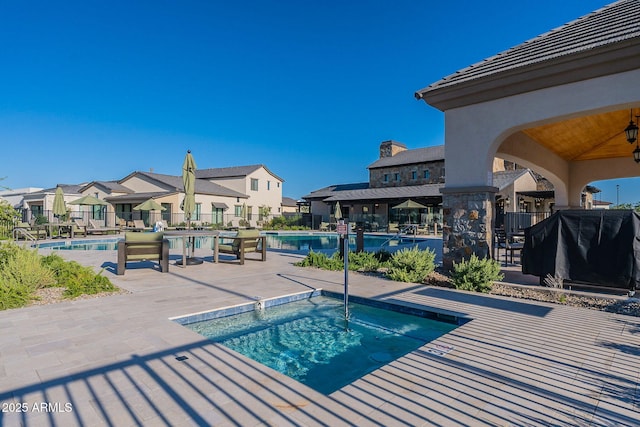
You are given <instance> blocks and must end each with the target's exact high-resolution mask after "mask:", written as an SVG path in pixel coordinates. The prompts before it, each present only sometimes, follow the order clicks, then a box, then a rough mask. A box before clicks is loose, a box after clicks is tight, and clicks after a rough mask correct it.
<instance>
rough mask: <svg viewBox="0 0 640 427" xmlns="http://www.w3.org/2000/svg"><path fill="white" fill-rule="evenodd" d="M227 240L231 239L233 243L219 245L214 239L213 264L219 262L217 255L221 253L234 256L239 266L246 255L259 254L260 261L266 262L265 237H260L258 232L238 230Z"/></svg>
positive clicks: (217, 240) (218, 240)
mask: <svg viewBox="0 0 640 427" xmlns="http://www.w3.org/2000/svg"><path fill="white" fill-rule="evenodd" d="M227 239H232V240H233V242H232V243H231V244H226V243H223V244H220V239H219V238H217V239H215V241H214V243H213V262H218V261H219V259H218V255H219V254H221V253H223V254H232V255H235V256H236V258H238V261H239V262H240V265H243V264H244V260H245V255H246V254H248V253H259V254H261V258H260V261H266V260H267V240H266V236H261V235H260V230H256V229H247V230H238V233H237V234H236V236H234V237H229V238H227Z"/></svg>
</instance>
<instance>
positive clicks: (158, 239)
mask: <svg viewBox="0 0 640 427" xmlns="http://www.w3.org/2000/svg"><path fill="white" fill-rule="evenodd" d="M146 260H157V261H158V263H159V264H160V271H161V272H163V273H167V272H168V271H169V240H167V239H165V237H164V233H136V232H130V231H128V232H125V233H124V239H123V240H120V241H119V242H118V275H123V274H124V272H125V270H126V269H127V262H129V261H146Z"/></svg>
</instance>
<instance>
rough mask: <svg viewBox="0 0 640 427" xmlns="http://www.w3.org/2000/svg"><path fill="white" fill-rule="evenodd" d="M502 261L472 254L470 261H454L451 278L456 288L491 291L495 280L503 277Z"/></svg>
mask: <svg viewBox="0 0 640 427" xmlns="http://www.w3.org/2000/svg"><path fill="white" fill-rule="evenodd" d="M503 277H504V276H503V275H502V273H500V263H499V262H498V261H496V260H493V259H490V258H482V259H480V258H478V257H477V256H476V255H475V254H473V255H471V258H469V260H468V261H466V260H462V261H461V262H460V263H455V262H454V263H453V271H452V273H451V280H452V282H453V285H454V286H455V287H456V289H462V290H466V291H476V292H485V293H486V292H489V291H491V287H492V286H493V282H494V281H496V280H502V279H503Z"/></svg>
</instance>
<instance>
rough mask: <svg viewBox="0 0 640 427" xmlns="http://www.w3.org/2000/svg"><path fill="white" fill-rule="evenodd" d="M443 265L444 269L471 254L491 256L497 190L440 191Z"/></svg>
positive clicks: (445, 189) (483, 256) (464, 189)
mask: <svg viewBox="0 0 640 427" xmlns="http://www.w3.org/2000/svg"><path fill="white" fill-rule="evenodd" d="M440 192H441V193H442V208H443V209H442V210H443V216H444V226H443V229H442V264H443V267H444V268H445V269H447V270H451V269H452V268H453V263H454V262H460V261H461V260H463V259H469V258H470V257H471V254H476V256H477V257H479V258H488V257H491V254H492V246H493V245H492V242H493V222H494V209H495V207H494V203H495V194H496V193H497V192H498V188H496V187H489V186H482V187H454V188H447V187H445V188H443V189H441V190H440Z"/></svg>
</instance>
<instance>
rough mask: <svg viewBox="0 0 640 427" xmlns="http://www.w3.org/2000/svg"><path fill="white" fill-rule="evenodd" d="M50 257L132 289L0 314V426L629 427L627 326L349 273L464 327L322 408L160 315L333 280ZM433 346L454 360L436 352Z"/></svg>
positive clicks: (284, 380) (634, 339)
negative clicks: (462, 320)
mask: <svg viewBox="0 0 640 427" xmlns="http://www.w3.org/2000/svg"><path fill="white" fill-rule="evenodd" d="M41 252H42V253H47V251H45V250H42V251H41ZM59 253H60V254H61V255H62V256H64V257H65V258H67V259H75V260H78V261H79V262H81V263H83V264H85V265H93V266H95V267H97V268H105V269H106V270H105V273H104V274H106V275H107V276H108V277H109V278H110V279H111V280H112V281H113V283H115V284H116V285H118V286H120V287H121V288H124V289H126V290H128V291H130V293H127V294H120V295H114V296H108V297H103V298H94V299H86V300H77V301H70V302H63V303H58V304H51V305H46V306H33V307H29V308H24V309H17V310H8V311H3V312H0V327H1V329H2V331H3V334H2V336H0V361H1V363H0V405H1V406H0V409H1V410H2V411H1V412H0V424H1V425H3V426H18V425H23V426H46V425H59V426H73V425H83V426H87V425H90V426H129V425H149V426H163V425H179V426H187V425H215V426H262V425H274V426H287V425H295V426H315V425H327V426H340V425H345V426H346V425H358V426H369V425H370V426H394V425H411V426H420V425H470V426H481V425H501V426H502V425H514V426H527V425H528V426H540V425H562V426H574V425H575V426H591V425H592V426H624V425H628V426H631V425H638V419H639V414H638V411H639V410H640V389H639V382H640V368H639V367H640V319H639V318H636V317H628V316H622V315H616V314H611V313H605V312H598V311H593V310H588V309H579V308H572V307H566V306H560V305H553V304H545V303H536V302H532V301H524V300H514V299H508V298H501V297H495V296H487V295H481V294H475V293H468V292H459V291H454V290H449V289H442V288H433V287H428V286H421V285H416V284H404V283H396V282H392V281H388V280H383V279H378V278H373V277H369V276H365V275H358V274H351V275H350V283H349V284H350V291H351V293H352V294H354V295H359V296H365V297H371V298H378V299H383V300H388V301H394V302H398V303H401V304H410V305H418V306H420V307H426V308H432V309H434V310H449V311H454V312H457V313H460V314H463V315H466V316H469V317H471V318H472V319H473V320H472V321H470V322H468V323H466V324H465V325H463V326H461V327H459V328H457V329H455V330H454V331H453V332H451V333H449V334H447V335H445V336H443V337H441V338H440V339H438V340H437V341H436V342H433V343H429V344H427V345H425V346H424V347H422V348H420V349H419V350H417V351H415V352H412V353H410V354H408V355H407V356H405V357H402V358H401V359H398V360H396V361H394V362H391V363H389V364H388V365H386V366H385V367H383V368H382V369H379V370H377V371H375V372H373V373H371V374H369V375H366V376H364V377H362V378H361V379H359V380H357V381H355V382H354V383H352V384H350V385H348V386H346V387H344V388H343V389H341V390H339V391H337V392H335V393H333V394H331V395H329V396H325V395H322V394H320V393H318V392H315V391H314V390H311V389H309V388H308V387H306V386H304V385H302V384H299V383H297V382H296V381H294V380H292V379H290V378H288V377H286V376H284V375H281V374H279V373H277V372H275V371H272V370H271V369H269V368H266V367H264V366H262V365H260V364H258V363H256V362H253V361H252V360H249V359H247V358H245V357H244V356H241V355H239V354H236V353H234V352H232V351H230V350H228V349H226V348H225V347H223V346H220V345H217V344H214V343H211V342H208V341H207V340H205V339H203V338H202V337H201V336H199V335H197V334H195V333H194V332H192V331H190V330H188V329H186V328H184V327H182V326H180V325H178V324H176V323H174V322H172V321H170V320H168V319H169V318H170V317H173V316H180V315H185V314H189V313H195V312H200V311H206V310H211V309H216V308H221V307H225V306H229V305H235V304H239V303H246V302H249V301H255V299H256V298H258V297H261V298H268V297H275V296H280V295H285V294H290V293H294V292H301V291H306V290H310V289H315V288H324V289H328V290H334V291H341V289H342V280H343V275H342V273H341V272H327V271H319V270H315V269H305V268H298V267H295V266H293V263H294V262H295V261H297V260H298V259H300V258H301V256H300V255H292V254H287V253H275V252H269V254H268V259H267V261H266V262H257V261H256V262H253V261H247V263H246V264H245V265H244V266H239V265H232V264H213V263H211V262H205V263H204V264H202V265H198V266H189V267H187V268H180V267H178V266H175V265H173V260H172V262H171V264H172V265H171V267H170V271H169V273H167V274H161V273H159V272H158V271H157V270H154V269H151V268H146V267H145V268H140V267H136V266H135V264H130V265H129V268H128V269H127V271H126V274H125V275H124V276H116V275H115V274H114V273H115V270H114V269H115V265H116V253H115V251H60V252H59ZM196 255H199V256H204V257H206V260H207V261H210V260H211V255H212V254H211V253H210V251H206V252H205V251H202V250H199V251H198V252H197V253H196ZM172 256H173V257H174V258H178V256H179V254H178V252H175V253H174V251H172ZM435 344H443V345H448V346H452V347H453V349H452V351H450V352H449V353H447V354H445V355H443V356H437V355H434V354H431V353H430V352H429V351H428V350H429V349H430V348H432V347H433V346H434V345H435ZM180 356H186V357H187V359H186V360H183V361H179V360H177V359H176V358H178V357H180ZM42 403H44V404H45V406H41V404H42ZM46 404H48V406H47V405H46Z"/></svg>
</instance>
